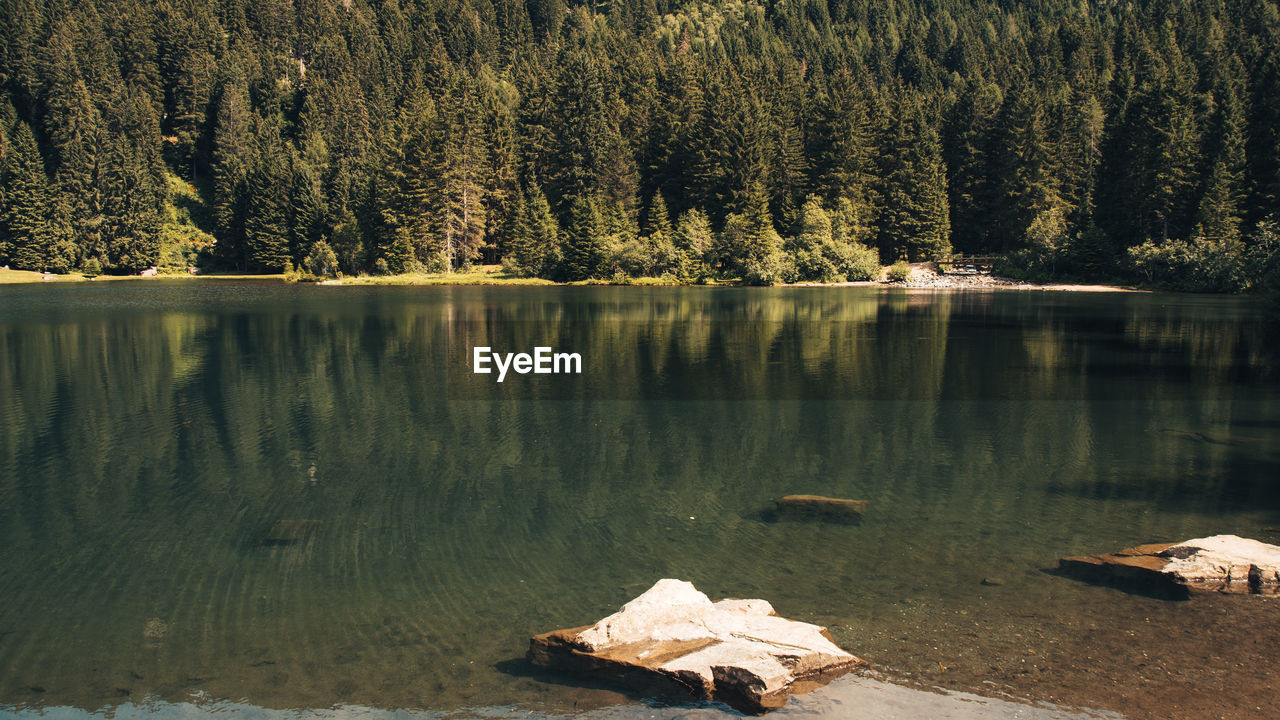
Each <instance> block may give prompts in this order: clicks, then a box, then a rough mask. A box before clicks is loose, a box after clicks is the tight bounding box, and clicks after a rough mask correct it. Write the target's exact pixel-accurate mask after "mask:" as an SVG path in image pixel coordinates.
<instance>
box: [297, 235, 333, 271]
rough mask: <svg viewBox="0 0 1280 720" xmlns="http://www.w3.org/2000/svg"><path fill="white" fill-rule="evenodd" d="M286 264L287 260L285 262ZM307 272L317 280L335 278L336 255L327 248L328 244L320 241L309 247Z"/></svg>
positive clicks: (331, 249)
mask: <svg viewBox="0 0 1280 720" xmlns="http://www.w3.org/2000/svg"><path fill="white" fill-rule="evenodd" d="M285 262H286V263H287V262H288V261H287V260H286V261H285ZM305 265H306V268H307V272H309V273H311V275H312V276H314V277H317V278H326V277H337V276H338V275H339V272H338V255H337V254H336V253H335V252H334V251H333V248H331V247H329V243H327V242H325V241H323V240H321V241H320V242H318V243H316V244H315V245H313V246H312V247H311V252H310V253H309V254H308V255H307V261H306V263H305Z"/></svg>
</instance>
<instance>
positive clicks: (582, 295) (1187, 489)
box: [0, 281, 1280, 717]
mask: <svg viewBox="0 0 1280 720" xmlns="http://www.w3.org/2000/svg"><path fill="white" fill-rule="evenodd" d="M1275 335H1276V333H1275V332H1274V330H1273V329H1271V328H1269V327H1268V326H1267V325H1265V324H1264V323H1263V321H1262V318H1261V315H1260V313H1259V311H1258V309H1257V308H1256V307H1255V306H1253V305H1251V304H1250V303H1249V302H1248V301H1246V300H1241V299H1233V298H1206V297H1190V296H1173V295H1158V294H1156V295H1149V294H1075V293H1040V292H1017V291H1014V292H1009V291H1004V292H964V293H928V292H924V293H919V292H917V293H912V292H904V291H883V290H878V289H874V288H794V289H769V290H756V289H708V288H654V289H645V288H581V287H575V288H543V287H535V288H520V287H489V288H485V287H453V288H450V287H443V288H401V287H369V288H357V287H312V286H287V285H278V284H265V283H241V282H230V281H228V282H225V283H212V282H209V283H193V282H177V283H165V282H141V283H136V284H130V283H110V284H105V283H104V284H96V285H95V284H77V285H75V286H57V287H45V286H25V287H15V286H11V287H4V288H0V398H3V402H2V404H0V547H3V548H4V551H3V554H0V708H2V707H8V708H10V709H11V710H13V709H16V708H20V707H26V708H34V709H39V708H50V707H71V708H81V709H84V710H95V709H98V708H103V707H114V706H116V705H118V704H119V703H135V702H140V701H143V700H144V699H146V700H148V701H171V702H187V701H191V700H192V699H193V698H195V699H198V700H200V701H201V702H215V701H227V700H230V701H237V702H244V703H249V704H251V705H252V706H254V707H261V708H277V709H290V708H327V707H333V706H338V705H344V706H360V707H369V708H380V709H390V710H395V709H412V710H415V711H417V710H421V711H429V712H431V711H439V712H448V711H454V710H459V709H466V708H470V709H472V710H474V709H476V708H480V709H484V708H488V709H490V710H492V709H495V708H507V709H509V710H512V711H513V712H517V713H520V712H527V711H529V710H534V711H538V712H550V713H572V712H575V711H580V710H583V709H587V708H590V709H592V711H593V712H602V711H606V710H608V711H610V712H612V711H613V710H610V708H618V707H621V708H622V709H624V710H625V709H626V708H629V707H640V706H638V705H637V703H639V702H641V700H642V699H639V698H633V697H627V696H624V695H620V694H618V693H615V692H613V691H612V690H610V689H607V688H597V687H591V686H588V687H583V686H581V684H579V683H577V682H575V681H574V680H573V679H572V678H564V677H558V676H554V675H550V676H549V675H546V674H539V673H534V672H532V671H531V670H530V669H529V668H528V667H527V666H525V665H524V664H523V663H522V662H521V661H520V658H521V656H522V655H523V653H524V650H525V648H526V646H527V641H528V637H529V636H530V635H532V634H534V633H537V632H541V631H545V630H549V629H552V628H557V627H565V626H574V625H580V624H585V623H587V622H590V621H592V620H595V619H597V618H599V617H601V616H602V615H604V614H606V613H608V612H611V611H612V610H613V609H615V608H616V607H617V606H618V605H619V604H621V603H622V602H624V601H626V600H627V599H629V598H630V597H633V596H634V595H636V594H638V593H639V592H641V591H643V590H644V589H646V588H647V587H648V586H649V585H650V584H652V583H653V582H654V581H656V580H657V579H659V578H662V577H678V578H682V579H687V580H690V581H692V582H693V583H694V584H695V585H697V586H698V587H699V588H700V589H701V590H703V591H705V592H707V593H708V594H710V595H712V596H713V597H722V596H737V597H763V598H767V599H769V600H771V601H772V602H773V603H774V605H775V607H776V608H777V609H778V610H779V612H781V613H782V614H784V615H786V616H789V617H793V618H797V619H803V620H807V621H812V622H817V623H821V624H824V625H827V626H829V627H830V628H831V631H832V633H833V635H834V636H835V638H836V640H837V641H838V642H840V643H841V644H842V645H843V646H845V647H846V648H848V649H850V650H851V651H852V652H854V653H855V654H859V655H862V656H864V657H866V658H867V659H869V660H870V661H871V662H872V663H874V665H875V666H876V667H877V669H878V670H880V671H881V672H884V673H886V674H887V675H889V676H891V677H894V678H897V679H898V680H899V681H901V682H908V683H920V684H923V685H926V686H933V685H937V686H943V687H948V688H951V689H953V690H957V691H966V692H978V693H980V694H984V695H999V694H1010V695H1014V696H1016V697H1023V698H1032V699H1036V700H1044V701H1049V702H1061V703H1065V704H1067V705H1087V706H1090V707H1102V708H1107V709H1111V710H1120V711H1123V712H1126V713H1127V714H1129V715H1132V716H1135V717H1140V716H1144V714H1145V715H1147V716H1153V717H1155V716H1163V715H1165V714H1167V712H1168V711H1169V710H1170V705H1169V703H1174V706H1176V707H1177V708H1194V707H1196V706H1195V704H1194V703H1195V702H1196V699H1195V698H1194V697H1192V694H1191V693H1187V697H1186V698H1185V699H1183V700H1179V699H1178V698H1177V697H1174V699H1172V700H1171V699H1170V691H1169V688H1174V687H1179V686H1180V684H1186V683H1187V682H1188V681H1194V683H1196V684H1197V685H1198V686H1199V687H1200V688H1201V689H1203V688H1206V687H1209V688H1212V687H1213V683H1215V682H1218V683H1222V684H1223V687H1224V688H1226V687H1230V688H1231V692H1233V693H1234V694H1235V698H1236V700H1238V701H1239V702H1241V703H1244V704H1249V703H1253V702H1257V703H1263V702H1270V703H1271V704H1272V705H1274V703H1275V701H1276V700H1278V699H1280V697H1277V695H1278V693H1277V691H1275V690H1273V689H1271V688H1274V687H1276V683H1274V682H1272V680H1274V679H1276V678H1273V677H1272V675H1271V674H1268V673H1272V672H1273V671H1271V670H1270V669H1269V668H1261V667H1252V665H1251V663H1253V661H1254V660H1259V661H1260V660H1265V659H1268V658H1269V659H1270V660H1274V649H1273V648H1269V646H1266V645H1265V643H1264V644H1262V645H1258V644H1253V645H1251V644H1250V643H1249V642H1248V641H1247V639H1248V637H1254V636H1256V635H1257V634H1259V633H1262V634H1263V636H1265V633H1266V632H1267V631H1268V629H1269V628H1274V627H1275V623H1276V621H1275V620H1274V616H1275V615H1276V613H1275V612H1274V609H1275V606H1274V605H1272V606H1270V607H1268V608H1266V609H1261V608H1262V607H1263V606H1262V605H1260V604H1259V603H1262V604H1264V605H1265V603H1266V601H1264V600H1260V599H1259V598H1229V599H1214V600H1212V601H1211V602H1206V601H1201V600H1195V601H1192V602H1187V603H1171V602H1168V601H1163V600H1157V599H1153V598H1147V597H1143V596H1136V595H1130V594H1125V593H1122V592H1119V591H1116V590H1113V589H1108V588H1100V587H1095V586H1091V585H1086V584H1083V583H1079V582H1076V581H1073V580H1070V579H1067V578H1062V577H1058V576H1056V575H1053V574H1050V573H1046V572H1044V571H1045V570H1046V569H1049V568H1052V567H1054V566H1055V565H1056V560H1057V558H1058V557H1060V556H1063V555H1068V554H1078V553H1084V552H1100V551H1105V550H1111V549H1116V548H1119V547H1125V546H1129V545H1133V544H1136V543H1138V542H1147V541H1159V540H1168V541H1172V540H1182V539H1187V538H1191V537H1198V536H1203V535H1207V534H1216V533H1237V534H1241V535H1246V536H1250V537H1256V538H1259V539H1262V540H1264V541H1270V542H1276V541H1277V540H1280V535H1277V534H1276V529H1275V528H1276V526H1280V486H1277V478H1280V413H1278V412H1277V410H1278V409H1280V382H1278V377H1277V374H1276V369H1277V364H1276V357H1277V349H1276V341H1275ZM476 345H486V346H491V347H493V348H494V349H495V350H503V351H530V350H532V348H533V347H535V346H550V347H554V348H555V349H557V350H561V351H571V352H577V353H580V354H581V355H582V356H583V358H584V365H585V372H584V373H583V374H582V375H580V376H574V375H537V376H534V375H529V376H518V375H509V376H508V377H507V379H506V380H505V381H504V382H503V383H501V384H498V383H496V382H495V379H496V376H493V375H490V376H484V375H475V374H472V373H471V372H470V371H469V368H468V362H469V360H470V357H471V354H470V353H471V348H472V347H474V346H476ZM790 493H817V494H824V495H832V496H838V497H851V498H859V499H867V500H869V501H870V511H869V512H868V514H867V516H866V517H865V519H864V521H863V522H862V523H861V524H858V525H838V524H824V523H815V522H795V521H792V522H770V520H771V518H770V517H769V516H768V515H767V513H765V512H764V511H766V510H767V509H768V508H769V507H770V506H771V503H772V501H773V499H775V498H776V497H778V496H780V495H785V494H790ZM279 521H298V522H297V523H296V524H295V525H294V527H295V528H297V529H298V530H297V531H296V532H295V533H294V534H295V535H296V537H297V541H296V542H291V543H280V542H274V543H273V542H268V541H267V540H268V539H269V538H271V537H272V536H273V527H274V526H275V525H276V523H278V522H279ZM276 539H277V540H278V539H279V538H278V537H277V538H276ZM984 580H985V581H986V582H985V583H984ZM1223 603H1228V604H1226V605H1224V604H1223ZM1250 603H1252V604H1250ZM1268 623H1271V625H1268ZM1242 624H1249V625H1251V626H1252V628H1253V629H1252V630H1250V631H1248V633H1246V632H1244V630H1241V629H1239V628H1241V626H1242ZM1233 633H1236V634H1233ZM1249 633H1252V634H1249ZM1272 636H1274V635H1272ZM1253 664H1258V665H1260V662H1259V663H1253ZM1239 665H1248V666H1250V667H1251V669H1250V670H1245V671H1242V670H1240V669H1239V668H1238V667H1237V668H1236V669H1235V670H1233V671H1232V672H1233V673H1234V675H1233V676H1232V677H1228V676H1227V675H1225V674H1222V673H1221V672H1220V670H1221V668H1223V667H1233V666H1239ZM1250 672H1252V673H1253V674H1250ZM1153 683H1154V684H1153ZM1240 698H1244V699H1243V700H1241V699H1240ZM1244 704H1242V705H1240V707H1239V708H1233V707H1227V710H1226V711H1227V712H1228V713H1229V716H1230V715H1231V714H1232V713H1234V712H1236V711H1237V710H1238V711H1239V713H1240V714H1239V715H1238V716H1240V717H1246V716H1247V713H1246V712H1245V707H1244ZM130 707H133V706H132V705H130ZM1215 707H1217V706H1215ZM158 716H159V715H157V717H158Z"/></svg>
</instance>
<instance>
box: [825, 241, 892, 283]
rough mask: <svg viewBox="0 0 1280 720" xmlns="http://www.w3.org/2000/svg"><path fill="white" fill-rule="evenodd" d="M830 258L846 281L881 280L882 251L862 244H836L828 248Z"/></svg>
mask: <svg viewBox="0 0 1280 720" xmlns="http://www.w3.org/2000/svg"><path fill="white" fill-rule="evenodd" d="M827 253H828V257H830V258H831V259H832V261H833V262H834V263H835V266H836V269H837V271H838V272H839V273H840V274H841V275H843V276H844V279H845V280H849V281H852V282H857V281H865V280H878V279H879V278H880V251H878V250H876V249H875V248H870V247H867V246H866V245H863V244H861V243H841V242H836V243H834V244H833V245H831V247H829V248H827Z"/></svg>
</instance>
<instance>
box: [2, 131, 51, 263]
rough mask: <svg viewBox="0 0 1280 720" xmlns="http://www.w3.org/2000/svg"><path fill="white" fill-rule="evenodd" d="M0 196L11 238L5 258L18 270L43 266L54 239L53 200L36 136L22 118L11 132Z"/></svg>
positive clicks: (8, 233)
mask: <svg viewBox="0 0 1280 720" xmlns="http://www.w3.org/2000/svg"><path fill="white" fill-rule="evenodd" d="M0 197H2V198H3V200H4V205H3V207H2V208H0V221H2V222H3V226H4V235H5V236H6V237H7V238H8V248H7V256H6V257H5V258H4V262H5V263H6V264H8V265H9V266H10V267H12V268H13V269H15V270H43V269H44V268H45V258H46V255H47V254H48V252H49V250H50V247H51V246H52V244H53V240H54V237H53V228H52V227H50V224H49V216H50V214H51V212H52V210H53V204H52V198H51V196H50V192H49V178H48V176H46V175H45V170H44V161H43V160H41V158H40V151H39V149H38V148H37V147H36V139H35V136H34V135H32V133H31V128H30V127H29V126H28V125H27V124H26V123H25V122H22V121H19V122H18V124H17V126H16V127H14V129H13V132H12V135H11V142H10V146H9V154H8V157H7V158H6V159H5V172H4V191H3V194H2V195H0Z"/></svg>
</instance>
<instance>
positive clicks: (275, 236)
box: [244, 135, 289, 272]
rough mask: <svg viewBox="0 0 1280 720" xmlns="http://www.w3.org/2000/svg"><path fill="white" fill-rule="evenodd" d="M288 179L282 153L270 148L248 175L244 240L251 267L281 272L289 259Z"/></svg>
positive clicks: (259, 158) (263, 153)
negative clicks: (281, 156)
mask: <svg viewBox="0 0 1280 720" xmlns="http://www.w3.org/2000/svg"><path fill="white" fill-rule="evenodd" d="M270 137H271V136H270V135H268V138H270ZM288 178H289V176H288V175H287V174H286V172H285V168H284V165H283V163H282V162H281V158H280V156H279V155H278V153H277V152H273V151H270V150H266V151H264V152H262V153H261V154H260V155H259V157H258V163H257V166H256V167H255V168H254V169H253V172H252V173H251V174H250V175H249V180H248V184H247V194H248V203H247V204H248V211H247V212H246V214H245V220H244V241H245V250H246V257H247V259H248V263H249V267H250V268H252V269H254V270H256V271H259V272H280V271H281V270H283V269H284V266H285V263H286V262H289V223H288V209H287V207H286V201H287V199H288V197H289V195H288V193H289V179H288Z"/></svg>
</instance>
